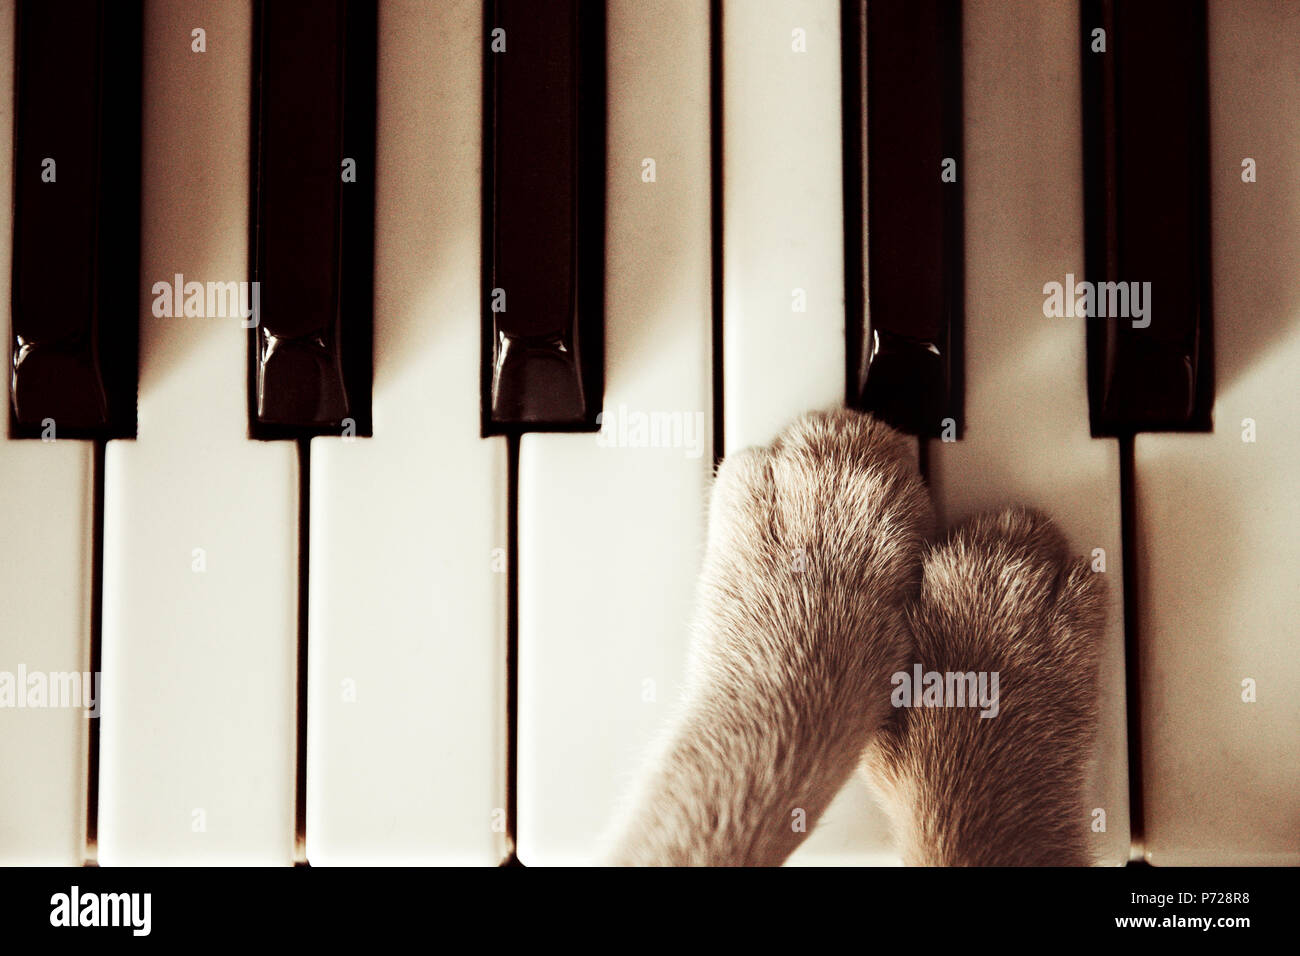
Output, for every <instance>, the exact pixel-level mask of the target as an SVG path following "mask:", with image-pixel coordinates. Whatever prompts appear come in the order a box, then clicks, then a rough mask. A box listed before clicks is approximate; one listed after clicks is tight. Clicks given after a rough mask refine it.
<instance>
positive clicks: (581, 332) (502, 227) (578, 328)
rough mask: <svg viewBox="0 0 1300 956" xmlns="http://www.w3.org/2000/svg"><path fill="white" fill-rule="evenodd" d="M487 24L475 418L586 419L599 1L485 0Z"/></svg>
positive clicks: (520, 423) (598, 136) (596, 203)
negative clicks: (478, 414) (478, 407)
mask: <svg viewBox="0 0 1300 956" xmlns="http://www.w3.org/2000/svg"><path fill="white" fill-rule="evenodd" d="M485 26H486V29H485V31H484V34H485V52H484V57H485V60H484V86H485V89H484V126H485V128H484V133H483V153H484V155H483V190H484V192H483V244H484V245H483V260H484V262H483V280H484V288H483V332H484V341H483V430H484V433H485V434H495V433H503V432H512V431H521V430H564V429H594V428H595V427H596V416H597V414H598V413H599V412H600V408H601V399H602V390H603V386H604V382H603V378H604V370H603V362H604V321H603V314H602V313H603V307H604V302H603V297H604V241H605V237H604V203H605V188H604V186H605V15H604V4H603V3H599V2H583V0H562V2H555V3H545V4H542V3H535V2H529V0H491V2H489V3H488V4H487V10H486V21H485ZM502 44H504V50H501V49H500V48H501V46H502ZM494 47H496V49H494Z"/></svg>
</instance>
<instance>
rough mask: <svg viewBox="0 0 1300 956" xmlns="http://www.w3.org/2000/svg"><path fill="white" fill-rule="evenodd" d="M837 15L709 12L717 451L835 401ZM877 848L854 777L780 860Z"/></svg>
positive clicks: (801, 0) (840, 311)
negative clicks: (718, 125) (714, 98)
mask: <svg viewBox="0 0 1300 956" xmlns="http://www.w3.org/2000/svg"><path fill="white" fill-rule="evenodd" d="M839 17H840V13H839V3H837V2H835V0H765V2H763V3H754V2H751V0H730V2H724V3H723V9H722V25H723V33H722V63H723V80H722V88H723V94H722V95H723V123H724V125H723V145H722V155H723V173H722V181H723V190H724V191H723V201H722V211H723V228H722V241H723V282H724V291H723V352H722V355H723V376H722V381H723V391H724V395H723V414H724V416H725V430H724V433H723V439H724V441H725V442H726V449H727V451H728V452H731V451H735V450H737V449H740V448H744V447H745V446H747V445H755V444H763V443H766V442H769V441H771V440H772V439H773V438H774V437H776V434H777V433H778V432H779V431H780V430H781V428H782V427H783V426H784V425H786V424H787V423H788V422H789V421H790V420H791V419H793V418H795V417H796V416H798V415H800V414H802V413H803V412H807V411H810V410H812V409H815V408H829V407H833V406H837V405H842V404H844V361H845V360H844V348H845V344H844V198H843V186H842V183H843V179H842V168H843V166H842V160H843V154H842V149H843V145H842V144H843V137H842V132H841V130H842V125H841V124H842V118H841V112H840V19H839ZM796 31H799V32H798V33H797V32H796ZM800 44H802V46H803V51H804V52H798V51H796V49H795V47H796V46H797V45H800ZM801 298H802V301H800V299H801ZM801 307H802V309H803V311H800V308H801ZM889 841H890V838H889V831H888V824H887V823H886V821H885V819H884V815H883V814H882V813H881V812H880V811H879V809H878V808H877V807H876V805H875V803H874V802H873V799H872V797H871V795H870V793H869V792H868V791H867V789H866V786H865V784H864V783H863V782H862V781H861V780H858V779H856V778H854V779H851V780H850V781H849V782H848V784H846V786H845V788H844V790H843V791H841V793H840V795H839V796H838V797H837V798H836V799H835V801H834V802H832V804H831V805H830V806H829V807H828V808H827V809H826V812H825V813H824V814H823V816H822V818H821V820H820V822H819V823H818V824H817V827H816V828H815V829H814V830H813V832H812V833H811V834H810V835H809V837H808V839H807V840H806V841H805V842H804V844H803V845H802V846H801V847H800V848H799V850H797V851H796V852H795V853H794V854H793V855H792V856H791V858H790V863H791V864H793V865H801V864H802V865H808V864H822V863H850V862H852V863H867V864H886V863H893V862H896V860H897V853H895V852H894V851H893V850H892V848H891V847H890V842H889Z"/></svg>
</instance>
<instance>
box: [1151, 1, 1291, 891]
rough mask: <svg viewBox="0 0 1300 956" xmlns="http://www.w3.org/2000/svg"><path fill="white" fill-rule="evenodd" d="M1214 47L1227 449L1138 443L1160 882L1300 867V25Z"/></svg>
mask: <svg viewBox="0 0 1300 956" xmlns="http://www.w3.org/2000/svg"><path fill="white" fill-rule="evenodd" d="M1209 36H1210V57H1211V62H1212V63H1213V64H1214V76H1213V82H1214V87H1213V99H1212V100H1211V104H1212V107H1211V115H1210V124H1211V137H1210V142H1211V144H1212V150H1213V151H1212V153H1211V162H1210V168H1211V170H1212V171H1213V189H1212V191H1211V192H1210V194H1209V195H1210V200H1211V205H1212V216H1213V220H1212V223H1213V230H1214V236H1215V245H1216V248H1217V250H1218V254H1216V256H1215V257H1214V273H1213V285H1214V289H1215V302H1216V306H1215V310H1216V312H1217V314H1218V317H1219V321H1218V322H1217V323H1216V329H1215V356H1214V357H1215V365H1216V368H1215V377H1216V379H1217V381H1218V383H1219V388H1218V394H1217V398H1216V402H1215V406H1214V431H1213V433H1212V434H1206V435H1197V434H1141V435H1137V436H1136V437H1135V438H1134V451H1133V454H1134V484H1135V489H1136V494H1135V510H1136V518H1137V520H1136V525H1137V541H1136V552H1137V554H1138V556H1139V558H1140V560H1141V564H1140V566H1139V568H1138V569H1137V579H1138V583H1139V587H1140V591H1139V602H1138V603H1139V607H1140V609H1141V614H1140V617H1139V626H1138V639H1139V642H1140V646H1141V650H1142V653H1141V661H1140V670H1139V673H1140V686H1141V710H1142V721H1141V727H1140V733H1141V747H1142V767H1143V778H1142V794H1143V806H1144V819H1145V828H1144V829H1145V832H1144V834H1143V848H1144V850H1145V855H1146V859H1147V860H1148V861H1149V862H1151V863H1154V864H1156V865H1161V866H1201V865H1215V866H1240V865H1260V864H1270V865H1290V866H1295V865H1297V864H1300V812H1297V811H1298V810H1300V803H1298V802H1297V794H1300V743H1298V742H1300V691H1297V688H1298V687H1300V663H1298V662H1297V658H1296V654H1295V634H1296V631H1295V622H1296V621H1297V620H1300V592H1298V591H1297V589H1296V585H1295V580H1296V574H1297V570H1300V515H1298V514H1297V511H1296V508H1295V505H1294V501H1295V475H1296V473H1297V470H1300V434H1297V431H1296V427H1295V416H1296V409H1297V397H1300V396H1298V393H1297V388H1296V377H1295V369H1296V365H1297V363H1300V306H1298V305H1297V303H1300V273H1298V272H1297V271H1296V268H1295V266H1296V262H1297V261H1300V221H1297V218H1296V216H1295V215H1294V210H1295V209H1296V208H1298V207H1300V156H1297V153H1296V149H1295V145H1296V143H1297V142H1300V109H1297V107H1300V73H1297V72H1296V69H1295V53H1296V50H1298V49H1300V18H1297V17H1296V16H1295V11H1294V10H1293V9H1287V8H1286V7H1284V6H1280V5H1277V4H1271V3H1267V2H1259V0H1251V2H1248V3H1240V4H1234V5H1232V6H1231V7H1220V6H1217V5H1216V6H1213V7H1212V8H1211V10H1210V17H1209ZM1246 159H1250V160H1252V162H1253V164H1254V166H1255V168H1256V171H1257V172H1256V176H1255V181H1252V182H1245V181H1243V179H1242V176H1243V173H1244V169H1243V163H1244V162H1245V160H1246ZM1284 210H1290V211H1291V214H1287V213H1285V212H1283V211H1284ZM1157 301H1159V300H1157ZM1247 682H1250V683H1247ZM1248 699H1249V700H1250V702H1248ZM1134 732H1135V733H1137V732H1139V728H1134Z"/></svg>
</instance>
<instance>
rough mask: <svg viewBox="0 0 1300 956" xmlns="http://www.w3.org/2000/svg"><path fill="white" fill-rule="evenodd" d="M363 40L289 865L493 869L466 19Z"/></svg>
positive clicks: (472, 53) (441, 14)
mask: <svg viewBox="0 0 1300 956" xmlns="http://www.w3.org/2000/svg"><path fill="white" fill-rule="evenodd" d="M382 26H383V33H382V36H381V44H382V47H381V48H382V50H383V59H382V61H381V63H382V66H381V70H382V76H381V78H380V83H379V89H380V100H379V129H380V131H381V137H380V140H379V142H380V147H381V148H380V151H379V154H378V157H377V159H378V163H377V167H376V169H377V183H378V196H377V199H378V227H379V228H378V233H377V235H378V237H379V241H378V245H377V247H376V269H377V279H378V283H377V289H378V290H379V295H378V298H377V299H376V303H375V314H376V317H377V323H376V327H375V334H376V340H375V398H374V414H375V434H374V437H373V438H369V439H362V440H358V441H347V440H344V439H341V438H317V439H315V440H314V441H313V442H312V446H311V458H312V475H311V478H312V489H311V500H312V515H311V562H310V572H309V574H310V579H311V580H310V601H311V604H310V611H309V615H308V620H309V622H310V623H309V627H310V645H309V646H310V654H309V657H310V666H309V677H308V687H309V692H308V706H307V718H308V734H307V739H308V756H307V859H308V860H309V861H310V862H311V864H312V865H313V866H320V865H332V864H353V863H356V864H466V863H479V864H496V863H499V862H501V860H502V859H503V858H504V857H505V855H506V853H507V845H506V836H507V835H506V833H505V832H504V826H505V808H506V732H507V726H506V721H507V709H506V673H505V667H506V582H507V575H506V573H505V572H506V565H505V561H506V551H505V549H506V547H507V514H506V510H507V473H506V468H507V461H506V458H507V454H506V447H505V441H506V439H504V438H502V437H495V438H488V439H484V438H481V437H480V436H479V425H480V416H479V392H478V382H479V378H478V375H479V347H480V340H481V336H480V329H479V325H478V322H477V317H478V314H479V311H478V302H479V299H478V296H479V283H478V278H479V272H478V270H479V261H480V251H481V245H480V235H479V226H478V222H479V220H478V216H477V212H478V202H479V189H478V185H479V160H480V157H479V149H478V143H479V137H478V131H479V130H480V129H481V121H482V102H483V98H482V74H481V63H482V57H481V52H480V51H481V46H480V44H481V43H482V42H483V33H482V26H483V24H482V12H481V10H480V9H479V8H478V6H477V5H476V4H423V3H409V4H401V5H390V6H388V7H386V8H385V13H384V18H383V22H382ZM430 36H436V37H438V38H439V44H440V50H441V53H440V55H439V56H436V57H431V56H429V55H428V46H427V40H426V38H427V37H430ZM430 130H436V131H437V135H436V136H433V137H432V138H431V137H430Z"/></svg>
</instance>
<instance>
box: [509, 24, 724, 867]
mask: <svg viewBox="0 0 1300 956" xmlns="http://www.w3.org/2000/svg"><path fill="white" fill-rule="evenodd" d="M608 14H609V35H610V62H609V90H610V97H609V171H608V178H607V182H606V186H607V189H608V195H609V235H608V241H607V252H608V258H607V265H606V277H607V283H608V285H607V292H606V296H607V310H606V321H607V335H608V351H607V355H608V360H609V364H608V368H607V370H606V375H607V390H606V395H605V407H604V412H603V417H602V419H601V423H602V426H603V428H604V431H603V432H602V433H601V434H600V435H587V434H582V435H539V434H530V435H525V436H523V438H522V439H521V442H520V452H519V504H518V516H519V517H518V520H519V557H518V561H519V571H518V574H519V598H518V600H519V634H518V647H519V655H518V682H519V683H518V686H519V698H518V754H519V757H518V760H519V763H518V846H517V852H518V855H519V858H520V860H522V861H523V862H524V863H525V864H527V865H530V866H535V865H551V864H564V863H574V862H591V861H592V860H593V859H594V858H596V857H597V856H598V855H599V853H600V851H601V849H602V836H603V835H604V834H605V831H608V829H609V828H610V826H611V824H612V823H613V821H614V819H615V814H616V812H617V810H618V808H619V807H620V805H621V802H622V800H623V799H624V798H625V797H626V796H627V788H628V786H629V785H631V783H632V781H633V779H634V776H635V774H636V772H637V771H638V769H639V768H640V765H641V763H642V761H643V759H644V757H645V756H646V752H647V748H648V747H649V745H650V743H651V741H652V740H653V739H654V738H655V736H656V735H657V734H658V733H660V732H661V730H662V728H663V726H664V723H665V721H666V720H667V719H668V716H669V715H670V714H671V712H672V708H673V706H674V704H675V702H676V699H677V694H678V689H679V686H680V683H681V680H682V676H683V672H684V667H685V664H686V642H687V627H688V624H689V620H690V615H691V607H692V603H693V596H694V587H695V575H696V572H697V570H698V568H699V562H700V558H701V548H702V544H703V540H704V520H703V519H704V508H705V500H706V487H707V485H708V482H709V477H710V473H711V470H712V469H711V463H712V458H711V454H710V453H711V449H712V437H711V418H712V414H711V411H710V404H711V395H712V390H711V384H710V377H711V376H710V367H711V358H710V332H711V326H712V317H711V312H710V302H711V290H710V270H711V256H710V242H709V235H710V228H709V221H710V188H709V183H710V168H709V162H710V160H709V141H710V132H709V129H710V128H709V18H708V6H707V5H705V4H700V3H695V2H692V0H653V2H646V0H611V2H610V3H609V5H608ZM646 160H653V162H654V172H655V179H654V181H652V182H647V181H644V180H643V179H642V171H643V170H644V169H647V168H649V167H647V166H646V165H645V161H646ZM656 424H657V426H658V428H657V429H655V430H652V425H656Z"/></svg>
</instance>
